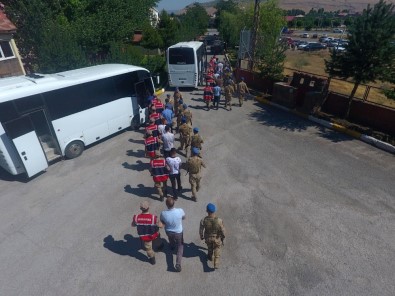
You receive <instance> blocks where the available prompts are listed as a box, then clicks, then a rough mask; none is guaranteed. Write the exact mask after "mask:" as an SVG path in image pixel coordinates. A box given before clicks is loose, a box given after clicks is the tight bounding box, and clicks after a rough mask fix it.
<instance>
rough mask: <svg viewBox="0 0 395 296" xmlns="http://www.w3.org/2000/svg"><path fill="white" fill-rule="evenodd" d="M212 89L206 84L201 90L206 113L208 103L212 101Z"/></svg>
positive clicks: (208, 108) (208, 109) (208, 107)
mask: <svg viewBox="0 0 395 296" xmlns="http://www.w3.org/2000/svg"><path fill="white" fill-rule="evenodd" d="M213 97H214V94H213V88H212V87H211V86H209V84H206V87H205V88H204V89H203V100H204V102H205V103H206V107H207V111H210V102H211V101H212V100H213Z"/></svg>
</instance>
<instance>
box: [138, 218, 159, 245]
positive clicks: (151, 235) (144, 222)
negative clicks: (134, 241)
mask: <svg viewBox="0 0 395 296" xmlns="http://www.w3.org/2000/svg"><path fill="white" fill-rule="evenodd" d="M133 222H134V223H135V224H136V226H137V234H138V235H139V237H140V239H141V240H142V241H152V240H154V239H156V238H157V237H158V236H159V227H158V225H157V223H158V218H157V217H156V216H155V215H153V214H144V213H143V214H138V215H135V216H134V217H133Z"/></svg>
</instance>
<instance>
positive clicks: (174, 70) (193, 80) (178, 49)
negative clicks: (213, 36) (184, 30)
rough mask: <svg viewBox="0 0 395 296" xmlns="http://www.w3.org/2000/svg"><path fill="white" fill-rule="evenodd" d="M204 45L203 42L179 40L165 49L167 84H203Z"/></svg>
mask: <svg viewBox="0 0 395 296" xmlns="http://www.w3.org/2000/svg"><path fill="white" fill-rule="evenodd" d="M206 56H207V55H206V47H205V46H204V43H203V42H199V41H190V42H180V43H177V44H175V45H172V46H170V47H169V48H168V49H167V53H166V57H167V72H168V75H169V85H170V86H173V87H174V86H175V87H195V88H196V87H197V86H198V85H203V79H204V77H203V76H204V72H205V69H204V66H205V59H206Z"/></svg>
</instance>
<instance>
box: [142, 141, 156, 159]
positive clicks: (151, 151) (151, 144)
mask: <svg viewBox="0 0 395 296" xmlns="http://www.w3.org/2000/svg"><path fill="white" fill-rule="evenodd" d="M144 142H145V147H146V149H147V156H149V157H151V158H154V157H155V150H157V149H158V148H159V147H158V141H157V139H156V138H155V137H153V136H150V137H148V138H146V139H145V141H144Z"/></svg>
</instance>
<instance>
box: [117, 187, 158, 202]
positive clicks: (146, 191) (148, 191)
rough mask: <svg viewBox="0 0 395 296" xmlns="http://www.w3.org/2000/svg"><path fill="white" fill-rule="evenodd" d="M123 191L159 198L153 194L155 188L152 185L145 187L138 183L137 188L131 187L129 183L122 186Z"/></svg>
mask: <svg viewBox="0 0 395 296" xmlns="http://www.w3.org/2000/svg"><path fill="white" fill-rule="evenodd" d="M124 190H125V192H127V193H130V194H133V195H137V196H139V197H148V198H152V199H154V200H160V199H159V196H158V197H156V196H154V195H153V194H156V189H155V188H154V187H153V186H152V187H146V186H144V185H143V184H138V185H137V188H132V187H131V186H130V185H126V186H125V187H124Z"/></svg>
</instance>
